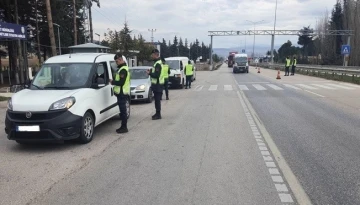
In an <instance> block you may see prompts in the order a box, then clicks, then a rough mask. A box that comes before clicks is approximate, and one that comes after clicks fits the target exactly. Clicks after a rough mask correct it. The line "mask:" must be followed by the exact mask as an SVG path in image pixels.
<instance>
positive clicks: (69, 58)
mask: <svg viewBox="0 0 360 205" xmlns="http://www.w3.org/2000/svg"><path fill="white" fill-rule="evenodd" d="M114 55H115V54H110V53H72V54H65V55H58V56H53V57H51V58H49V59H47V60H46V61H45V63H93V62H94V60H95V58H96V57H98V56H108V57H111V58H112V59H114Z"/></svg>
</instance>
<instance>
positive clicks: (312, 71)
mask: <svg viewBox="0 0 360 205" xmlns="http://www.w3.org/2000/svg"><path fill="white" fill-rule="evenodd" d="M250 65H252V66H256V64H254V63H251V64H250ZM257 66H259V67H262V68H267V69H274V70H281V71H284V70H285V65H284V64H270V63H259V64H257ZM290 69H291V68H290ZM295 73H298V74H302V75H309V76H316V77H321V78H326V79H329V80H338V81H343V82H350V83H355V84H360V67H358V66H348V67H344V66H327V65H326V66H322V65H300V64H299V65H297V66H296V70H295Z"/></svg>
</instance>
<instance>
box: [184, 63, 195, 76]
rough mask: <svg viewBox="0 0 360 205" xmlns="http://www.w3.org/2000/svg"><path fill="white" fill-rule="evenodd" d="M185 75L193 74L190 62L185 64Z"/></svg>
mask: <svg viewBox="0 0 360 205" xmlns="http://www.w3.org/2000/svg"><path fill="white" fill-rule="evenodd" d="M185 69H186V70H185V72H186V73H185V75H193V74H194V71H193V66H192V65H191V64H187V65H186V66H185Z"/></svg>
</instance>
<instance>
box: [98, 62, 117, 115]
mask: <svg viewBox="0 0 360 205" xmlns="http://www.w3.org/2000/svg"><path fill="white" fill-rule="evenodd" d="M94 80H95V83H98V84H99V85H101V86H100V87H99V88H97V96H96V103H97V106H99V110H100V111H99V113H98V114H99V115H98V116H99V117H98V118H99V120H98V122H100V121H103V120H106V119H107V118H109V117H110V116H111V114H112V113H111V110H112V109H113V108H114V106H116V104H115V105H114V102H113V96H114V91H113V86H112V85H110V83H109V66H108V63H107V62H100V63H98V64H97V68H96V73H95V79H94Z"/></svg>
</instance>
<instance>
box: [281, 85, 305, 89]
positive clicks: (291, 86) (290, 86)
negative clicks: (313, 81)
mask: <svg viewBox="0 0 360 205" xmlns="http://www.w3.org/2000/svg"><path fill="white" fill-rule="evenodd" d="M283 85H284V86H286V87H288V88H292V89H295V90H301V88H298V87H295V86H293V85H290V84H283Z"/></svg>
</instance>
